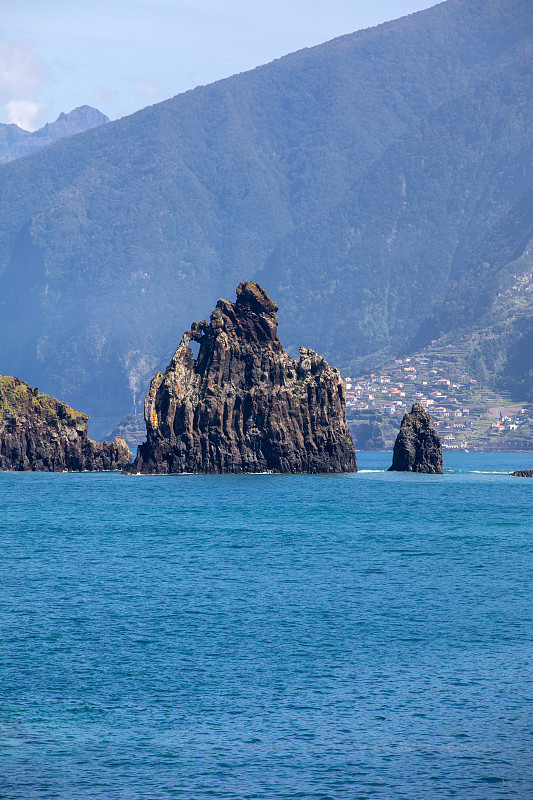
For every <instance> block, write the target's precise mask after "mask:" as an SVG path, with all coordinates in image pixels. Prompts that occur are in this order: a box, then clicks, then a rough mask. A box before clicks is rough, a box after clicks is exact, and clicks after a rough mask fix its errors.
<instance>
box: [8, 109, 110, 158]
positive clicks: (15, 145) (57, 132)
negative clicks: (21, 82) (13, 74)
mask: <svg viewBox="0 0 533 800" xmlns="http://www.w3.org/2000/svg"><path fill="white" fill-rule="evenodd" d="M108 122H109V117H107V116H106V115H105V114H102V112H101V111H99V110H98V109H97V108H93V107H92V106H87V105H84V106H78V107H77V108H74V109H73V110H72V111H70V112H69V113H68V114H65V113H64V112H61V114H60V115H59V116H58V118H57V119H56V120H55V122H47V123H46V124H45V125H43V126H42V127H41V128H38V129H37V130H35V131H27V130H24V128H20V127H19V126H18V125H16V124H14V123H0V164H5V163H7V162H8V161H14V160H15V159H17V158H22V157H23V156H27V155H29V154H30V153H34V152H36V151H37V150H40V149H41V148H43V147H46V146H47V145H49V144H52V142H55V141H57V140H58V139H63V138H66V137H69V136H74V135H75V134H77V133H83V132H84V131H87V130H92V129H93V128H96V127H98V126H100V125H105V124H106V123H108Z"/></svg>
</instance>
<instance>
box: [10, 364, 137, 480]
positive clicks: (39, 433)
mask: <svg viewBox="0 0 533 800" xmlns="http://www.w3.org/2000/svg"><path fill="white" fill-rule="evenodd" d="M88 420H89V417H88V416H87V415H86V414H82V413H80V412H79V411H74V409H72V408H70V407H69V406H67V405H66V404H65V403H61V402H60V401H59V400H55V399H54V398H53V397H50V396H49V395H47V394H42V393H41V392H39V390H38V389H33V388H32V387H31V386H29V385H28V384H27V383H25V382H24V381H21V380H19V379H18V378H11V377H7V376H4V375H2V376H0V469H2V470H16V471H21V470H33V471H36V472H65V471H67V472H81V471H84V470H90V471H96V470H115V469H123V468H124V467H125V466H126V465H127V464H129V463H131V453H130V451H129V450H128V446H127V444H126V442H125V441H124V440H123V439H118V438H117V439H115V440H114V441H113V442H110V443H107V442H104V443H103V444H102V443H101V442H93V441H92V440H91V439H89V438H88V437H87V425H88Z"/></svg>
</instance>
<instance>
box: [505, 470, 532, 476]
mask: <svg viewBox="0 0 533 800" xmlns="http://www.w3.org/2000/svg"><path fill="white" fill-rule="evenodd" d="M509 475H511V477H512V478H533V469H517V470H516V471H515V472H510V473H509Z"/></svg>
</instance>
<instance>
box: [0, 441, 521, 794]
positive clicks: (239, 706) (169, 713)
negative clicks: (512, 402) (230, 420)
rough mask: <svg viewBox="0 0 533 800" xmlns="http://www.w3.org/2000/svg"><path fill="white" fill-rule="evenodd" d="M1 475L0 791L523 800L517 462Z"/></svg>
mask: <svg viewBox="0 0 533 800" xmlns="http://www.w3.org/2000/svg"><path fill="white" fill-rule="evenodd" d="M358 460H359V466H360V469H361V472H359V473H358V474H357V475H344V476H305V477H301V476H279V475H250V476H243V477H236V476H220V477H208V476H171V477H141V476H138V477H124V476H121V475H119V474H114V473H108V474H82V475H67V474H58V475H47V474H32V473H0V506H1V513H0V531H1V553H2V557H1V564H2V576H1V582H0V614H1V626H2V633H1V648H0V797H2V798H9V800H18V799H19V798H23V799H24V800H34V799H35V798H39V799H40V798H61V800H115V798H120V799H121V800H122V799H124V800H126V799H127V800H130V799H131V800H141V798H142V800H145V799H146V800H162V799H163V798H165V799H166V798H184V799H185V798H186V800H207V798H221V799H223V800H245V799H246V798H264V799H265V800H266V799H267V798H268V800H271V799H274V798H283V800H294V799H296V798H302V799H304V800H311V798H313V799H316V800H318V799H320V800H330V799H331V800H358V799H359V798H361V800H362V799H363V798H365V799H366V798H379V799H380V800H400V799H402V800H403V798H405V800H437V799H438V800H440V798H459V800H489V799H492V798H494V799H495V800H506V799H507V798H521V800H530V798H532V797H533V752H532V745H533V647H532V645H533V622H532V607H533V602H532V585H533V547H532V545H533V521H532V514H531V510H532V501H533V480H528V479H518V478H510V477H509V476H508V475H507V474H506V473H507V471H508V470H511V469H518V468H526V467H532V466H533V456H531V455H527V454H524V455H517V454H488V455H484V454H476V453H470V454H462V453H461V454H459V453H458V454H446V455H445V466H446V474H445V475H444V476H421V475H408V474H392V473H387V472H385V471H383V470H385V469H386V467H388V466H389V464H390V460H391V455H390V453H359V454H358Z"/></svg>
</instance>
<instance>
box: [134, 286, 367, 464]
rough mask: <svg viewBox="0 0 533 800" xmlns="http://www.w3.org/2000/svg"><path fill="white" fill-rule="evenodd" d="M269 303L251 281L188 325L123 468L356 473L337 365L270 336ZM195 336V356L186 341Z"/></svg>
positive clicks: (273, 321) (273, 319)
mask: <svg viewBox="0 0 533 800" xmlns="http://www.w3.org/2000/svg"><path fill="white" fill-rule="evenodd" d="M277 310H278V307H277V306H276V304H275V303H273V302H272V301H271V300H270V298H269V297H268V295H267V294H266V292H265V291H264V290H263V289H262V288H261V287H260V286H259V285H258V284H256V283H252V282H247V283H241V284H239V286H238V288H237V302H236V303H229V302H227V301H226V300H219V301H218V303H217V306H216V308H215V310H214V311H213V313H212V315H211V322H210V324H207V322H205V321H204V320H202V321H201V322H195V323H193V325H192V327H191V330H190V331H187V332H186V333H184V334H183V338H182V340H181V343H180V345H179V347H178V349H177V350H176V352H175V354H174V357H173V358H172V361H171V362H170V364H169V366H168V367H167V370H166V372H165V374H164V375H162V374H161V373H160V372H158V373H157V375H156V376H155V378H154V379H153V380H152V383H151V386H150V391H149V392H148V395H147V397H146V401H145V406H144V417H145V420H146V430H147V441H146V442H145V443H144V444H142V445H140V447H139V448H138V450H137V458H136V460H135V462H134V464H133V465H132V466H131V468H129V469H128V470H127V471H128V472H144V473H178V472H203V473H246V472H265V471H272V472H293V473H296V472H311V473H319V472H355V471H356V470H357V463H356V458H355V450H354V446H353V442H352V439H351V436H350V434H349V432H348V428H347V425H346V415H345V406H346V403H345V392H344V384H343V382H342V380H341V377H340V375H339V372H338V371H337V370H336V369H334V368H333V367H330V366H329V365H328V364H327V362H326V361H324V359H323V358H321V357H320V356H318V355H317V354H316V353H314V352H313V351H312V350H306V349H305V348H303V347H302V348H300V360H299V361H293V360H292V359H291V358H290V357H289V356H288V355H287V353H285V352H284V350H283V347H282V345H281V342H280V340H279V339H278V337H277V325H278V319H277V316H276V312H277ZM191 340H194V341H195V342H199V344H200V350H199V353H198V356H197V358H196V360H195V359H194V356H193V353H192V350H191V348H190V346H189V345H190V342H191Z"/></svg>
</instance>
